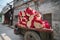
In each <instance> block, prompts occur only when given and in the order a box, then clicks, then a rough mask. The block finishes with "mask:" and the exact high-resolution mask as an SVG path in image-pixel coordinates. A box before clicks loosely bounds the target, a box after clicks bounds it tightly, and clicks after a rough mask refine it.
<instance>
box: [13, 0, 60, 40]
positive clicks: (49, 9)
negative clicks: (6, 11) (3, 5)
mask: <svg viewBox="0 0 60 40" xmlns="http://www.w3.org/2000/svg"><path fill="white" fill-rule="evenodd" d="M19 4H20V3H18V4H17V5H19ZM29 5H30V7H32V8H33V9H35V5H34V3H33V2H31V3H29ZM31 5H32V6H31ZM26 7H27V5H23V6H22V7H20V8H17V9H15V10H14V14H15V15H17V14H18V12H19V11H20V10H21V11H23V10H24V9H25V8H26ZM39 11H40V12H41V13H42V14H46V13H52V28H53V29H54V38H55V39H56V40H60V35H59V34H60V0H45V1H44V2H43V3H39Z"/></svg>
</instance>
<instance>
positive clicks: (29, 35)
mask: <svg viewBox="0 0 60 40" xmlns="http://www.w3.org/2000/svg"><path fill="white" fill-rule="evenodd" d="M24 40H41V38H40V36H39V35H38V34H37V33H36V32H34V31H28V32H26V34H25V35H24Z"/></svg>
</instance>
